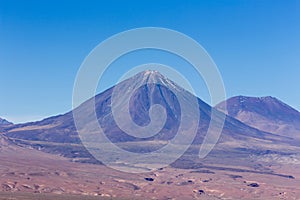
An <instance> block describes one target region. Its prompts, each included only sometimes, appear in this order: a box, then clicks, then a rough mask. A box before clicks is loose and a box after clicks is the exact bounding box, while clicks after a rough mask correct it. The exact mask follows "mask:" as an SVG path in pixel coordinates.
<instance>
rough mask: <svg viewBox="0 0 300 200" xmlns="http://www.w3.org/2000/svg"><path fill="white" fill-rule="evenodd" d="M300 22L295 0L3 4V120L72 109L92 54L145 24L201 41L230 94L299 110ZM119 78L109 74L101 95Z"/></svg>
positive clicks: (0, 84)
mask: <svg viewBox="0 0 300 200" xmlns="http://www.w3.org/2000/svg"><path fill="white" fill-rule="evenodd" d="M299 21H300V1H296V0H294V1H293V0H287V1H285V0H281V1H278V0H264V1H260V0H257V1H255V0H253V1H243V0H237V1H225V0H222V1H221V0H219V1H177V0H172V1H157V0H151V1H114V0H113V1H13V0H12V1H8V0H6V1H5V0H4V1H3V0H1V1H0V92H1V98H0V116H3V117H6V118H7V119H9V120H11V121H13V122H25V121H31V120H38V119H41V118H44V117H47V116H51V115H56V114H59V113H64V112H67V111H69V110H70V109H71V107H72V90H73V83H74V80H75V77H76V73H77V70H78V69H79V67H80V65H81V63H82V61H83V60H84V58H85V57H86V56H87V55H88V53H89V52H90V51H91V50H92V49H93V48H94V47H95V46H96V45H98V44H99V43H100V42H101V41H103V40H105V39H106V38H108V37H110V36H112V35H114V34H116V33H119V32H121V31H125V30H128V29H132V28H138V27H147V26H155V27H165V28H170V29H174V30H177V31H180V32H182V33H184V34H186V35H188V36H190V37H192V38H194V39H195V40H196V41H198V42H199V43H200V44H201V45H202V46H203V47H204V48H205V49H206V50H207V51H208V53H209V54H210V55H211V57H212V58H213V60H214V61H215V63H216V64H217V66H218V68H219V70H220V72H221V75H222V77H223V81H224V83H225V87H226V92H227V96H228V97H230V96H234V95H248V96H275V97H277V98H279V99H281V100H283V101H284V102H286V103H288V104H290V105H292V106H293V107H295V108H297V109H298V110H300V92H299V83H300V77H299V75H300V59H299V55H300V23H299ZM152 55H153V54H152ZM137 58H138V56H136V57H135V59H137ZM151 58H153V56H150V57H149V56H148V57H147V58H146V59H141V60H138V62H132V63H137V64H141V63H142V61H148V62H149V61H152V60H151ZM155 59H157V60H159V59H160V57H159V56H157V58H155ZM155 59H154V61H156V62H157V60H155ZM164 59H165V60H166V58H164ZM114 72H116V74H114V75H115V76H116V77H118V76H121V75H122V74H121V72H122V70H120V71H118V69H117V68H116V69H114ZM118 72H119V74H118ZM187 76H189V75H188V74H187ZM110 77H111V79H110ZM187 78H189V77H187ZM114 79H115V77H112V74H111V75H107V79H105V80H107V81H106V82H105V81H104V82H103V83H100V85H99V91H100V90H102V89H104V88H107V87H109V86H110V85H111V84H112V83H113V80H114ZM191 80H193V78H192V77H191ZM194 81H195V82H194V83H193V84H195V83H196V80H194ZM196 84H197V83H196ZM193 86H194V85H193ZM194 87H195V86H194ZM199 88H202V86H199ZM199 90H200V91H199V92H198V95H199V96H200V97H201V98H203V99H204V100H206V101H209V100H208V97H207V95H206V94H205V91H203V94H202V93H201V90H202V89H199Z"/></svg>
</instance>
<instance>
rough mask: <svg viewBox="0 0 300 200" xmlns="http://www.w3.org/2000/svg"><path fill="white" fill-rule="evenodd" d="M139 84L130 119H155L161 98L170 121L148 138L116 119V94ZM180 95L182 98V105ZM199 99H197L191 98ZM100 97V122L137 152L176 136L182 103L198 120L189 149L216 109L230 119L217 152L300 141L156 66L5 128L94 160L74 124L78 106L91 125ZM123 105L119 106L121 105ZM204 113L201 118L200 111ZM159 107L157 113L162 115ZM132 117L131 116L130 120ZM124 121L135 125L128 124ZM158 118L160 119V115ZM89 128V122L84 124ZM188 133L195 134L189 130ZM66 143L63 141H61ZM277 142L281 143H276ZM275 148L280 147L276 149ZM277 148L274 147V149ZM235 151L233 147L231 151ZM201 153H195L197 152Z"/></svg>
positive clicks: (142, 122) (20, 138)
mask: <svg viewBox="0 0 300 200" xmlns="http://www.w3.org/2000/svg"><path fill="white" fill-rule="evenodd" d="M136 86H138V87H137V88H136V89H135V90H134V91H133V92H132V94H131V95H130V99H129V102H128V107H129V111H130V116H129V117H131V120H132V121H133V122H134V123H135V124H136V125H138V126H140V127H143V126H147V125H148V124H149V123H150V122H151V120H150V115H151V114H149V113H150V111H149V110H150V108H151V105H157V104H159V105H160V106H162V107H163V108H164V109H165V114H166V117H165V119H164V120H165V123H164V125H163V126H162V128H161V130H159V131H158V132H157V134H155V135H153V136H151V137H148V138H144V137H135V136H133V135H130V134H127V132H124V131H123V130H122V129H121V128H120V127H119V126H118V125H117V123H116V121H115V119H114V116H113V112H112V95H113V93H115V94H117V96H118V95H119V97H121V96H123V95H126V94H127V93H128V91H129V90H130V88H135V87H136ZM178 96H180V98H181V99H182V101H181V103H182V105H180V103H179V101H178V98H177V97H178ZM120 99H121V98H119V99H118V98H117V99H116V102H115V105H117V109H118V110H120V116H119V117H120V118H121V119H125V118H126V117H128V116H127V115H126V112H125V110H124V107H126V105H125V104H124V102H122V100H120ZM193 99H196V104H195V103H191V102H193ZM91 103H95V104H94V105H95V112H96V116H97V122H98V123H99V125H100V126H101V128H102V130H103V131H104V133H105V134H106V137H107V138H108V139H109V140H110V141H111V142H112V143H115V144H117V145H118V146H120V147H122V148H124V149H126V150H128V151H132V152H138V153H141V152H143V153H145V152H151V151H155V150H157V149H159V148H161V147H162V146H163V145H164V144H166V142H168V141H170V140H171V139H172V138H174V137H175V135H176V133H177V131H178V129H179V127H180V122H181V120H182V118H181V116H182V115H183V113H181V107H183V106H184V107H185V108H186V111H187V113H185V117H187V118H188V121H190V124H195V123H198V128H197V130H196V135H195V137H194V139H193V141H192V145H191V148H190V149H189V150H188V151H187V154H188V155H192V154H193V155H197V153H198V152H199V148H200V145H201V143H202V142H203V139H204V138H205V136H206V134H207V130H208V127H209V124H210V121H211V115H212V112H215V113H216V116H217V117H216V118H215V119H214V120H215V121H216V123H215V125H217V126H218V121H221V119H222V118H224V119H225V122H224V127H223V130H222V133H221V137H220V138H219V140H218V145H217V147H216V148H215V150H214V152H217V151H219V152H217V153H215V154H218V153H220V152H224V151H226V152H232V153H233V154H232V157H237V156H236V154H239V153H249V152H250V153H253V152H254V153H255V152H256V153H261V152H269V151H270V149H272V148H275V145H277V147H281V145H283V146H286V145H289V146H297V145H298V143H297V142H296V141H294V140H292V139H291V138H289V137H284V136H278V135H275V134H271V133H268V132H264V131H261V130H258V129H256V128H253V127H250V126H248V125H246V124H244V123H242V122H240V121H239V120H237V119H235V118H233V117H230V116H226V115H224V113H222V112H220V111H218V110H216V109H215V108H212V107H211V106H209V105H208V104H207V103H205V102H204V101H202V100H201V99H199V98H197V97H195V96H194V95H193V94H191V93H190V92H188V91H186V90H185V89H183V88H181V87H180V86H178V85H177V84H176V83H174V82H173V81H171V80H169V79H168V78H166V77H165V76H163V75H162V74H160V73H159V72H157V71H151V70H147V71H143V72H140V73H138V74H136V75H135V76H133V77H131V78H129V79H126V80H124V81H122V82H120V83H118V84H117V85H116V86H114V87H111V88H109V89H108V90H106V91H104V92H102V93H100V94H98V95H96V96H95V97H94V98H92V99H89V100H87V101H86V102H84V103H82V104H81V105H80V106H79V107H77V108H76V109H75V111H70V112H68V113H66V114H63V115H58V116H54V117H50V118H47V119H44V120H42V121H38V122H31V123H26V124H19V125H14V126H12V127H8V128H6V129H4V132H5V135H6V136H7V137H9V138H11V139H13V140H14V141H15V142H17V143H19V144H23V145H29V146H31V147H33V148H37V149H40V150H42V151H45V152H48V153H54V154H60V155H62V156H65V157H68V158H72V159H76V160H77V161H78V160H80V161H82V162H95V163H98V162H97V161H95V159H94V158H93V156H91V155H90V153H89V152H88V151H86V149H85V147H83V146H82V143H81V140H80V137H79V135H78V132H77V129H76V127H75V123H74V119H73V112H82V113H84V116H85V121H84V123H85V126H86V127H89V126H90V124H89V123H90V122H89V120H88V119H89V117H90V116H92V115H93V113H92V112H94V111H91V110H89V109H87V107H88V105H90V104H91ZM118 106H119V107H118ZM197 113H198V114H200V118H199V120H196V119H197V116H196V114H197ZM158 114H160V113H156V115H158ZM127 121H128V120H127ZM126 123H127V122H125V125H124V126H127V125H128V126H130V124H126ZM156 123H160V122H159V121H156ZM154 127H155V124H154ZM83 128H85V127H83ZM87 134H90V135H89V137H90V138H91V140H95V139H96V138H97V132H96V133H90V132H88V133H87ZM185 134H190V133H189V132H186V133H185ZM61 144H63V145H61ZM277 147H276V148H277ZM274 151H275V150H274ZM271 152H272V151H271ZM228 155H230V153H228ZM193 159H196V158H192V160H193Z"/></svg>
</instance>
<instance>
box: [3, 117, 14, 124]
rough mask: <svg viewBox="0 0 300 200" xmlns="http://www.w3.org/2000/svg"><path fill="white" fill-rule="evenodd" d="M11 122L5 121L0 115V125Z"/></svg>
mask: <svg viewBox="0 0 300 200" xmlns="http://www.w3.org/2000/svg"><path fill="white" fill-rule="evenodd" d="M11 124H13V123H11V122H9V121H7V120H6V119H3V118H1V117H0V126H1V125H11Z"/></svg>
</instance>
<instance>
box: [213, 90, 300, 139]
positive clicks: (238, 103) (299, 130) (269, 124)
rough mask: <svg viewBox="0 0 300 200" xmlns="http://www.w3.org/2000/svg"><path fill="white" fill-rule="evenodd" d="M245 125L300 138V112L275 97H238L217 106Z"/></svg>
mask: <svg viewBox="0 0 300 200" xmlns="http://www.w3.org/2000/svg"><path fill="white" fill-rule="evenodd" d="M225 103H226V105H227V114H228V115H229V116H231V117H234V118H236V119H238V120H240V121H242V122H243V123H245V124H247V125H249V126H252V127H254V128H257V129H260V130H262V131H266V132H270V133H274V134H278V135H282V136H288V137H292V138H297V139H299V138H300V112H299V111H297V110H296V109H294V108H292V107H291V106H289V105H287V104H285V103H283V102H282V101H280V100H278V99H277V98H275V97H270V96H267V97H246V96H237V97H232V98H230V99H228V100H227V101H226V102H222V103H220V104H219V105H217V106H216V108H217V109H219V110H221V111H224V107H225Z"/></svg>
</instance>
